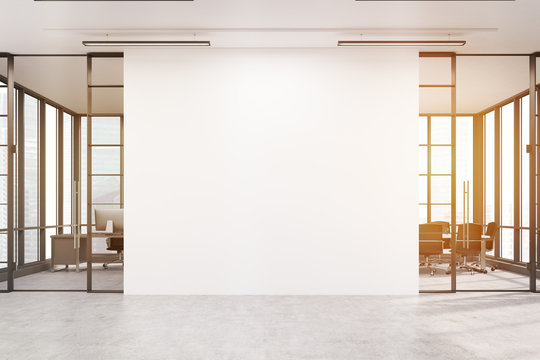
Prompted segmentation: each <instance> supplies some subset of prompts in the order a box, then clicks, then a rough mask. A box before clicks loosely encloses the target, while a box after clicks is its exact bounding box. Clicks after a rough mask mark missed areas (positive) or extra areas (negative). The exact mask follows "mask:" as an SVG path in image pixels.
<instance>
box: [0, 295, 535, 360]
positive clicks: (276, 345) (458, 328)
mask: <svg viewBox="0 0 540 360" xmlns="http://www.w3.org/2000/svg"><path fill="white" fill-rule="evenodd" d="M0 309H1V312H2V315H1V316H0V339H1V340H0V359H190V360H191V359H216V360H218V359H249V360H256V359H268V360H269V359H275V360H287V359H325V360H326V359H327V360H340V359H347V360H350V359H539V358H540V341H539V335H540V330H539V329H540V294H539V295H537V294H530V293H458V294H422V295H415V296H403V297H399V296H393V297H390V296H355V297H353V296H129V295H120V294H86V293H34V292H32V293H28V292H15V293H9V294H0Z"/></svg>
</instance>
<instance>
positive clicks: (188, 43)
mask: <svg viewBox="0 0 540 360" xmlns="http://www.w3.org/2000/svg"><path fill="white" fill-rule="evenodd" d="M82 44H83V45H84V46H210V41H83V42H82Z"/></svg>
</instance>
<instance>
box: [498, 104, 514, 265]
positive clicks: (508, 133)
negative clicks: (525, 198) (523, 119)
mask: <svg viewBox="0 0 540 360" xmlns="http://www.w3.org/2000/svg"><path fill="white" fill-rule="evenodd" d="M501 225H502V226H514V103H513V102H512V103H510V104H508V105H505V106H503V107H502V109H501ZM500 233H501V256H502V257H504V258H507V259H513V258H514V229H513V228H512V229H510V228H501V231H500Z"/></svg>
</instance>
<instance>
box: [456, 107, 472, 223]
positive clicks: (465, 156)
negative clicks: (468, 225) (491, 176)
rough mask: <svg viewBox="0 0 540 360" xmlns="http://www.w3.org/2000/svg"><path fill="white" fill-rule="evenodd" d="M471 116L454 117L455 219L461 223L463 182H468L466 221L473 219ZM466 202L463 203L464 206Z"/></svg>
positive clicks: (462, 216) (462, 217) (462, 218)
mask: <svg viewBox="0 0 540 360" xmlns="http://www.w3.org/2000/svg"><path fill="white" fill-rule="evenodd" d="M473 155H474V154H473V118H472V116H458V117H457V118H456V189H457V194H456V221H457V223H463V221H464V214H463V182H465V181H468V182H469V203H468V204H469V207H468V214H465V216H467V215H468V216H469V219H468V222H472V221H473V215H474V214H473V200H474V186H473ZM466 205H467V204H465V206H466Z"/></svg>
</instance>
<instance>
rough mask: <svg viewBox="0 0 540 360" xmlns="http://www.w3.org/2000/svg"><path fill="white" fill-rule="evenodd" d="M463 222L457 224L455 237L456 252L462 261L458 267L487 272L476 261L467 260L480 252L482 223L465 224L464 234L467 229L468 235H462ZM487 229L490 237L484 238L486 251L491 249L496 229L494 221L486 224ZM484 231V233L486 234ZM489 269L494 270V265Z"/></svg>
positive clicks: (482, 233) (478, 255) (477, 255)
mask: <svg viewBox="0 0 540 360" xmlns="http://www.w3.org/2000/svg"><path fill="white" fill-rule="evenodd" d="M463 227H464V226H463V224H459V225H458V232H457V239H456V254H458V255H460V256H462V257H463V259H464V261H463V263H461V264H460V265H459V268H460V269H464V270H467V271H471V272H472V271H476V272H481V273H487V270H486V269H482V268H481V267H480V266H479V264H478V263H477V262H469V259H470V258H474V257H477V258H479V257H480V253H481V252H482V235H484V232H483V225H482V224H474V223H468V224H465V234H466V232H467V231H468V237H467V236H465V237H464V231H463ZM488 231H489V236H490V239H489V240H488V239H486V240H484V241H485V242H486V251H490V250H492V249H493V243H494V238H495V233H496V231H497V226H496V225H495V223H490V224H488ZM488 231H486V235H487V234H488ZM491 270H492V271H493V270H495V268H494V267H491Z"/></svg>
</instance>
